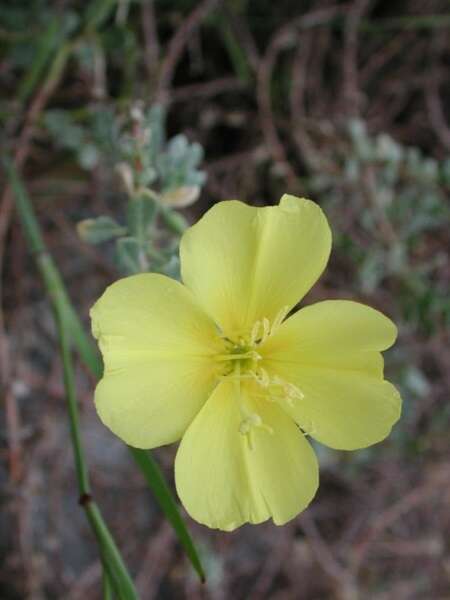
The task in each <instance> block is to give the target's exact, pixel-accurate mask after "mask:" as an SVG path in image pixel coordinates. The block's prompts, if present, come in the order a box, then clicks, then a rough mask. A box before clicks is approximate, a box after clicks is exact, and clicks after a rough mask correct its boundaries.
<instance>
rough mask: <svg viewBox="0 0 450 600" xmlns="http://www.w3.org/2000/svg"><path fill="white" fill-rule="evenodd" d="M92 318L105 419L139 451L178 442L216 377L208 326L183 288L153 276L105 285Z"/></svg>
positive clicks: (98, 398)
mask: <svg viewBox="0 0 450 600" xmlns="http://www.w3.org/2000/svg"><path fill="white" fill-rule="evenodd" d="M91 317H92V330H93V333H94V335H95V337H96V338H97V339H98V341H99V345H100V349H101V352H102V354H103V360H104V364H105V372H104V376H103V379H102V380H101V381H100V382H99V384H98V386H97V389H96V392H95V404H96V408H97V411H98V413H99V416H100V418H101V419H102V421H103V422H104V424H105V425H106V426H107V427H109V428H110V429H111V430H112V431H113V432H114V433H115V434H116V435H118V436H119V437H120V438H122V439H123V440H124V441H125V442H126V443H127V444H130V445H131V446H137V447H140V448H153V447H156V446H160V445H162V444H168V443H170V442H173V441H175V440H177V439H179V438H180V437H181V435H182V434H183V432H184V431H185V429H186V428H187V426H188V425H189V424H190V422H191V421H192V419H193V418H194V416H195V415H196V414H197V412H198V411H199V410H200V408H201V406H202V405H203V403H204V402H205V401H206V399H207V398H208V396H209V394H210V393H211V391H212V389H213V388H214V385H215V382H216V375H217V372H216V371H217V366H216V365H217V363H215V362H214V361H213V360H212V359H211V355H213V354H214V353H216V352H217V351H219V350H220V348H221V342H220V340H219V338H218V336H217V331H216V328H215V325H214V323H213V322H212V321H211V320H210V319H209V318H208V317H207V316H206V314H205V313H204V312H203V311H202V310H201V309H200V308H199V306H198V305H197V304H196V302H195V300H194V299H193V296H192V294H191V293H190V292H189V290H188V289H187V288H185V287H184V286H183V285H181V284H180V283H178V282H176V281H174V280H172V279H169V278H168V277H164V276H163V275H157V274H154V273H146V274H141V275H134V276H132V277H127V278H125V279H121V280H119V281H117V282H116V283H114V284H113V285H111V286H110V287H109V288H108V289H107V290H106V291H105V293H104V294H103V296H102V297H101V298H100V299H99V300H98V302H97V303H96V304H95V306H94V307H93V308H92V310H91Z"/></svg>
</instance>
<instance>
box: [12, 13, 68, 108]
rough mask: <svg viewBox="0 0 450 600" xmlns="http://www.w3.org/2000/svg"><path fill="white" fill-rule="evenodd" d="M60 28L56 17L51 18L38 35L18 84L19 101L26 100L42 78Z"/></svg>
mask: <svg viewBox="0 0 450 600" xmlns="http://www.w3.org/2000/svg"><path fill="white" fill-rule="evenodd" d="M59 36H60V29H59V25H58V19H57V18H56V17H55V18H53V19H52V20H51V21H50V23H49V25H48V27H47V29H46V31H45V32H44V33H43V34H42V35H41V36H40V39H39V44H38V47H37V48H36V53H35V55H34V58H33V62H32V64H31V67H30V69H29V70H28V71H27V72H26V73H25V75H24V77H23V79H22V81H21V82H20V84H19V89H18V91H17V97H18V98H19V100H20V102H26V101H27V99H28V98H29V96H30V95H31V94H32V93H33V90H34V89H35V87H36V85H37V84H38V83H39V82H40V80H41V79H42V74H43V72H44V71H45V68H46V67H47V65H48V62H49V60H50V57H51V55H52V53H53V52H54V51H55V49H56V47H57V45H58V38H59Z"/></svg>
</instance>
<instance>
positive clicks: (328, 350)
mask: <svg viewBox="0 0 450 600" xmlns="http://www.w3.org/2000/svg"><path fill="white" fill-rule="evenodd" d="M395 336H396V328H395V325H394V324H393V323H392V322H391V321H390V320H389V319H388V318H387V317H385V316H384V315H383V314H381V313H380V312H378V311H376V310H374V309H372V308H370V307H368V306H364V305H363V304H359V303H357V302H348V301H341V300H335V301H326V302H320V303H318V304H315V305H312V306H308V307H306V308H304V309H302V310H300V311H299V312H298V313H296V314H295V315H294V316H293V317H290V318H289V319H287V321H285V323H283V325H282V326H281V327H280V328H279V329H278V331H277V332H276V333H275V334H274V335H273V336H272V337H271V338H269V339H268V340H267V342H266V343H265V344H264V348H263V350H262V351H261V352H262V354H263V356H264V366H265V367H266V368H267V369H268V371H269V372H270V373H272V374H276V375H278V376H279V377H281V378H282V379H284V380H286V381H288V382H289V383H292V384H294V385H295V386H297V387H298V389H299V390H300V391H301V392H302V393H303V394H304V398H301V399H298V400H295V401H294V404H293V405H292V406H289V405H288V404H287V403H286V406H285V409H286V411H287V412H288V413H289V414H290V415H291V416H292V417H293V418H294V419H295V420H296V422H297V423H298V424H299V425H300V427H302V429H304V430H305V431H307V432H309V433H310V435H311V436H312V437H314V438H315V439H317V440H318V441H320V442H322V443H324V444H326V445H327V446H330V447H332V448H337V449H342V450H354V449H356V448H364V447H367V446H370V445H372V444H375V443H376V442H379V441H381V440H382V439H384V438H385V437H386V436H387V435H388V434H389V432H390V430H391V428H392V426H393V425H394V423H395V422H396V421H397V420H398V418H399V416H400V409H401V399H400V395H399V393H398V392H397V390H396V389H395V387H394V386H393V385H391V384H390V383H389V382H388V381H384V380H383V363H382V358H381V355H380V353H379V351H380V350H385V349H386V348H388V347H389V346H390V345H391V344H393V342H394V340H395Z"/></svg>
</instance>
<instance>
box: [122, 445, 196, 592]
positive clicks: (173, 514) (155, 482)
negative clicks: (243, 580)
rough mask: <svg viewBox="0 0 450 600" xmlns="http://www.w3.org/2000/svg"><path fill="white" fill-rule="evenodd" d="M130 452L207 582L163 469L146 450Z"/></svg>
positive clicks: (134, 449)
mask: <svg viewBox="0 0 450 600" xmlns="http://www.w3.org/2000/svg"><path fill="white" fill-rule="evenodd" d="M129 448H130V452H131V454H132V456H133V458H134V460H135V462H136V464H137V465H138V466H139V468H140V469H141V471H142V473H143V475H144V477H145V479H146V481H147V483H148V485H149V486H150V487H151V489H152V491H153V493H154V495H155V497H156V498H157V500H158V503H159V505H160V506H161V508H162V509H163V511H164V513H165V515H166V517H167V520H168V521H169V522H170V524H171V525H172V527H173V528H174V530H175V532H176V534H177V536H178V539H179V540H180V542H181V544H182V546H183V548H184V550H185V552H186V554H187V555H188V557H189V558H190V560H191V563H192V565H193V567H194V569H195V570H196V571H197V573H198V576H199V577H200V580H201V581H202V582H204V581H205V579H206V578H205V573H204V571H203V567H202V565H201V562H200V559H199V556H198V554H197V550H196V549H195V546H194V544H193V542H192V539H191V536H190V535H189V533H188V531H187V529H186V526H185V524H184V521H183V519H182V518H181V516H180V513H179V511H178V506H177V505H176V503H175V500H174V498H173V496H172V494H171V493H170V489H169V487H168V485H167V483H166V481H165V479H164V476H163V474H162V473H161V469H160V468H159V466H158V465H157V463H156V462H154V461H149V460H148V458H149V455H148V452H146V451H145V450H139V449H138V448H132V447H131V446H130V447H129Z"/></svg>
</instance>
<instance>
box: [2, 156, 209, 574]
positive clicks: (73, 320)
mask: <svg viewBox="0 0 450 600" xmlns="http://www.w3.org/2000/svg"><path fill="white" fill-rule="evenodd" d="M4 162H5V163H6V165H5V166H6V171H7V175H8V178H9V181H10V184H11V187H12V189H13V192H14V197H15V200H16V206H17V209H18V213H19V217H20V220H21V223H22V227H23V229H24V232H25V235H26V238H27V241H28V243H29V247H30V250H31V252H32V254H34V256H35V259H36V262H37V265H38V268H39V270H40V273H41V276H42V279H43V281H44V283H45V284H46V287H47V292H48V294H49V296H50V297H51V298H54V297H56V298H58V302H59V303H60V307H61V309H62V311H63V315H64V317H63V318H64V319H65V320H66V324H67V327H68V329H69V333H70V335H71V337H72V340H73V342H74V345H75V347H76V349H77V351H78V353H79V355H80V358H81V360H82V361H83V362H84V364H85V365H86V366H87V368H88V369H89V370H90V371H91V373H92V374H93V375H94V376H95V377H97V378H99V377H101V374H102V371H103V368H102V363H101V359H100V356H99V354H98V352H97V351H96V349H95V347H94V345H93V343H92V340H91V339H90V338H89V337H88V335H87V334H86V332H85V330H84V328H83V325H82V324H81V321H80V319H79V317H78V315H77V313H76V312H75V310H74V308H73V306H72V303H71V301H70V299H69V297H68V295H67V292H66V290H65V287H64V282H63V280H62V278H61V275H60V274H59V271H58V269H57V267H56V265H55V264H54V262H53V259H52V257H51V256H50V255H49V254H48V252H47V249H46V247H45V243H44V240H43V238H42V234H41V229H40V226H39V223H38V221H37V219H36V216H35V214H34V211H33V206H32V204H31V202H30V199H29V198H28V195H27V193H26V191H25V188H24V187H23V185H22V182H21V181H20V179H19V177H18V176H17V173H16V170H15V169H14V167H13V166H12V164H11V163H10V162H9V161H6V160H5V161H4ZM42 259H45V260H42ZM130 452H132V454H133V458H134V459H135V461H136V463H137V464H138V465H139V467H140V469H141V470H142V472H143V474H144V476H145V478H146V481H147V482H148V484H149V486H150V481H152V482H153V477H154V478H155V482H154V484H153V485H154V486H155V487H154V488H153V486H150V487H152V489H157V490H158V493H157V494H156V492H155V497H156V500H157V501H158V503H159V505H160V506H161V508H162V510H163V512H164V514H165V515H166V517H167V519H168V520H169V522H170V523H171V524H172V526H173V527H174V530H175V533H176V534H177V537H178V538H179V540H180V543H181V544H182V546H183V548H185V549H186V553H187V555H188V557H189V559H190V560H191V562H192V565H193V567H194V568H195V570H196V571H197V573H199V575H200V577H201V578H204V572H203V568H202V566H201V563H200V559H199V557H198V554H197V552H196V550H195V546H194V544H193V542H192V539H191V537H190V535H189V532H188V530H187V528H186V525H185V523H184V521H183V519H182V518H181V516H180V514H179V512H178V507H177V504H176V502H175V500H174V497H173V494H172V493H171V491H170V489H169V487H168V486H167V484H166V482H165V480H164V478H163V476H162V474H161V471H160V470H159V468H158V466H157V464H156V463H155V461H154V459H153V458H152V456H151V455H150V453H149V452H146V451H144V450H138V449H131V448H130ZM175 513H178V514H175ZM187 548H190V551H189V552H187Z"/></svg>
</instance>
